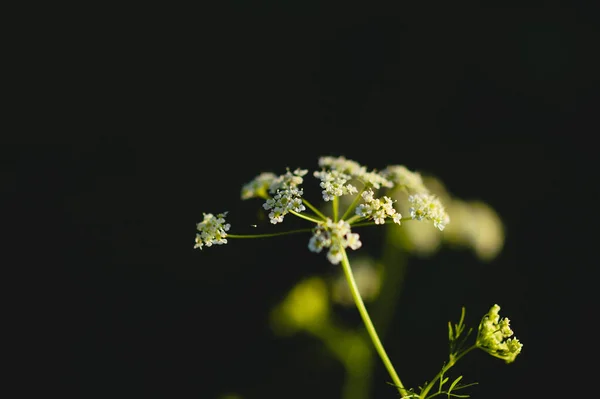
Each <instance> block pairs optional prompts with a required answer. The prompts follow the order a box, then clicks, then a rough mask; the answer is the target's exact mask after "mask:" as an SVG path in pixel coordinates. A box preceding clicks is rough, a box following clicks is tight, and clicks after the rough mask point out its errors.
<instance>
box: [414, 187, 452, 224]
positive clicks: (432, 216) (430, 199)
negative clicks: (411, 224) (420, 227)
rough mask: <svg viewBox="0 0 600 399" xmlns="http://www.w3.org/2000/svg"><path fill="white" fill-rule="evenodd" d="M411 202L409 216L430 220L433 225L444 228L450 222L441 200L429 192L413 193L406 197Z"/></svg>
mask: <svg viewBox="0 0 600 399" xmlns="http://www.w3.org/2000/svg"><path fill="white" fill-rule="evenodd" d="M408 201H409V202H410V204H411V207H410V216H411V217H412V218H413V219H416V220H423V219H426V220H431V221H432V222H433V225H434V226H435V227H437V228H438V229H440V230H444V228H445V227H446V225H447V224H448V223H449V222H450V217H449V216H448V214H447V213H446V210H445V209H444V205H442V203H441V201H440V200H439V199H438V198H437V197H436V196H434V195H431V194H414V195H410V196H409V197H408Z"/></svg>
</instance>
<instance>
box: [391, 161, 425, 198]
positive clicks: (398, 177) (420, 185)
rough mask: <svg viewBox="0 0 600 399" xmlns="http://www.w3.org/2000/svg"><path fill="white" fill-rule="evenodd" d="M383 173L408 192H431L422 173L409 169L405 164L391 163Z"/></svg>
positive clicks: (397, 186) (396, 185)
mask: <svg viewBox="0 0 600 399" xmlns="http://www.w3.org/2000/svg"><path fill="white" fill-rule="evenodd" d="M381 174H382V175H383V176H385V177H387V178H388V179H390V180H391V181H393V182H394V184H395V187H396V188H400V189H404V190H406V192H408V193H428V192H429V190H428V189H427V187H426V186H425V183H424V182H423V177H422V176H421V174H420V173H418V172H413V171H411V170H409V169H408V168H407V167H406V166H404V165H390V166H388V167H386V168H385V169H383V170H382V171H381Z"/></svg>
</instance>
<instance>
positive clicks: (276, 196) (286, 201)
mask: <svg viewBox="0 0 600 399" xmlns="http://www.w3.org/2000/svg"><path fill="white" fill-rule="evenodd" d="M307 173H308V170H306V169H296V170H295V171H294V172H293V173H292V172H290V170H288V171H287V172H286V173H285V174H283V175H280V176H278V177H276V178H275V179H273V181H272V182H271V184H270V185H269V193H270V194H271V195H273V197H272V198H269V199H267V201H266V202H265V203H264V204H263V208H264V209H265V210H267V211H268V210H270V211H271V212H269V219H270V220H271V223H273V224H277V223H281V222H283V217H284V216H285V215H287V214H288V213H289V212H290V211H295V212H302V211H303V210H305V209H306V207H305V206H304V204H303V203H302V195H303V194H304V192H303V191H302V189H301V188H299V186H300V184H302V182H303V181H304V179H303V178H302V176H304V175H305V174H307Z"/></svg>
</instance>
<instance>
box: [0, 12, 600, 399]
mask: <svg viewBox="0 0 600 399" xmlns="http://www.w3.org/2000/svg"><path fill="white" fill-rule="evenodd" d="M373 8H374V9H365V8H364V6H362V5H361V6H346V5H344V6H343V7H342V8H337V7H335V8H334V7H331V9H327V8H326V7H324V6H321V5H318V4H309V3H302V4H297V5H295V6H291V5H287V6H283V5H268V4H267V3H261V4H256V3H254V4H249V3H240V4H237V5H235V4H232V5H230V6H228V7H222V9H218V10H217V9H216V7H215V8H214V9H206V10H194V11H192V10H186V9H175V8H174V7H170V8H168V9H166V10H165V9H152V10H150V9H149V8H144V9H139V10H118V9H115V10H106V9H104V10H95V11H90V10H85V12H84V11H81V12H80V13H79V17H78V18H77V19H74V20H70V21H69V23H68V24H56V25H55V26H53V27H52V28H51V29H49V30H48V31H47V32H46V34H40V35H36V36H35V37H33V39H34V40H32V42H33V43H34V44H35V46H34V49H33V50H32V51H33V52H34V55H35V56H34V58H36V63H35V65H30V66H29V67H30V68H31V71H36V73H33V72H32V73H31V74H30V77H31V79H32V80H34V81H35V82H36V84H34V87H35V89H36V91H37V93H38V94H36V95H35V96H30V97H29V100H31V101H33V102H34V103H35V105H38V106H40V112H39V113H33V114H29V116H28V118H27V119H26V122H27V121H31V120H34V121H35V122H41V123H42V124H43V125H45V129H44V131H43V132H42V133H44V134H41V135H37V134H35V135H33V134H25V135H24V136H23V137H24V138H26V140H20V141H19V143H20V144H21V145H20V146H19V147H18V149H17V151H14V152H10V153H7V157H6V159H7V160H8V161H9V163H10V164H11V165H12V166H11V167H9V168H7V169H6V170H8V172H9V173H8V174H7V175H6V176H9V175H10V176H13V174H12V173H11V172H17V173H15V174H14V176H16V177H15V178H14V179H11V178H8V179H5V181H6V185H5V187H6V188H7V193H8V198H9V199H14V204H16V205H19V206H27V207H30V210H29V211H28V212H27V213H26V218H25V219H22V220H27V221H30V222H31V223H33V226H32V225H31V223H29V224H28V223H21V224H20V226H19V227H18V228H17V229H15V230H14V234H15V236H17V235H23V236H24V237H26V238H27V243H28V244H27V247H26V248H27V249H25V255H26V257H25V258H28V256H32V257H31V262H32V263H31V264H28V263H27V262H25V265H24V268H25V270H26V272H27V273H26V274H28V273H29V274H28V279H27V280H26V281H27V282H28V283H41V286H43V287H44V288H46V289H47V291H48V293H47V295H46V294H44V295H43V296H40V297H39V298H38V297H35V299H31V298H29V299H26V300H24V301H25V302H31V304H33V308H34V309H35V312H34V313H33V314H29V315H25V316H24V318H26V319H29V320H34V323H35V328H34V329H32V330H27V331H26V332H24V334H25V336H26V337H27V338H28V340H29V344H28V347H32V348H35V350H34V351H33V354H32V355H31V357H27V359H25V360H23V359H22V360H23V363H24V365H23V370H24V371H25V372H26V373H27V375H29V376H34V378H33V380H32V381H37V383H36V384H32V385H38V386H37V387H38V388H39V387H40V385H41V387H42V388H43V389H44V390H45V391H46V392H48V393H59V394H60V396H62V397H67V396H69V397H71V396H72V397H81V398H100V397H102V398H106V397H111V398H121V397H123V398H124V397H127V398H133V397H143V398H145V397H169V398H173V397H194V398H211V399H212V398H218V397H219V395H221V394H223V393H226V392H237V393H239V394H240V395H242V397H243V398H244V399H253V398H283V397H285V398H306V397H316V398H321V397H322V398H336V397H339V388H340V384H341V380H342V378H343V375H342V370H341V368H340V367H339V366H338V365H337V364H336V363H335V362H334V361H333V360H331V359H329V360H327V357H326V356H323V355H322V351H323V350H322V349H321V347H320V346H319V344H318V343H317V342H315V341H313V340H311V339H310V337H307V336H300V337H295V338H292V339H289V338H288V339H279V338H277V337H275V336H274V335H273V334H272V333H271V331H270V330H269V327H268V323H267V317H268V312H269V310H270V308H271V307H272V306H273V304H275V303H276V302H277V301H278V300H280V299H281V298H282V296H283V295H284V294H285V293H286V292H287V290H289V289H290V287H292V286H293V285H294V283H295V282H297V281H298V280H299V279H300V278H302V277H303V276H307V275H311V274H315V273H320V272H321V271H322V272H323V273H329V272H330V271H331V268H332V266H331V265H330V264H329V263H328V262H327V261H326V259H325V258H324V256H317V255H315V254H312V253H310V252H308V251H307V249H306V241H307V239H308V237H305V238H303V239H301V238H298V237H290V238H280V239H277V240H272V241H262V240H261V241H254V240H238V241H236V240H231V241H230V244H228V245H226V246H222V247H213V248H207V249H205V250H203V251H198V250H193V249H192V246H193V238H194V235H195V223H197V222H198V221H200V220H201V217H202V213H203V212H212V213H217V212H222V211H229V212H230V215H231V218H232V224H234V228H235V222H234V221H233V220H235V219H236V218H239V220H242V221H243V223H248V224H250V223H252V218H253V215H254V212H255V210H256V209H257V208H258V207H259V203H258V202H255V203H248V202H244V203H242V201H241V200H240V199H239V192H240V188H241V185H242V184H243V183H245V182H247V181H248V180H250V179H251V178H253V177H254V176H255V175H257V174H258V173H259V172H261V171H273V172H276V173H283V171H284V170H285V168H286V167H290V168H296V167H302V168H307V169H311V170H312V169H315V168H316V166H317V160H318V157H319V156H321V155H334V156H338V155H344V156H346V157H347V158H350V159H353V160H356V161H358V162H360V163H361V164H363V165H366V166H368V167H369V168H379V169H380V168H383V167H385V166H386V165H388V164H404V165H406V166H408V167H409V168H411V169H416V170H420V171H424V172H427V173H431V174H434V175H436V176H438V177H439V178H441V179H442V181H444V183H445V184H446V186H447V187H448V188H449V189H450V191H451V192H452V193H453V194H455V195H456V196H458V197H461V198H465V199H481V200H483V201H485V202H487V203H488V204H490V205H491V206H493V207H494V208H495V209H496V210H497V211H498V213H499V214H500V215H501V217H502V219H503V221H504V223H505V225H506V229H507V236H506V243H505V248H504V250H503V252H502V253H501V254H500V256H499V257H498V258H497V259H495V260H494V261H493V262H492V263H490V264H481V263H479V262H478V261H477V260H476V259H475V258H474V257H473V256H472V255H471V254H469V253H467V252H460V251H458V252H456V251H451V250H448V249H445V250H442V252H440V253H439V254H438V255H436V256H435V257H434V258H433V259H431V260H428V261H415V262H414V264H411V267H410V272H409V276H408V281H407V286H406V287H405V288H404V291H403V293H402V298H401V301H400V305H399V308H398V313H397V316H396V320H395V322H394V323H395V324H394V326H393V328H392V332H393V333H392V334H390V336H389V337H388V338H386V346H387V347H388V351H389V352H390V356H391V358H392V359H393V360H394V359H398V360H397V361H395V363H396V366H397V368H398V369H399V373H400V375H401V377H402V378H403V380H404V381H405V382H406V383H407V385H410V386H416V385H417V384H420V383H421V382H422V381H423V380H424V379H426V378H429V377H430V376H431V375H432V374H433V373H434V372H436V371H437V367H438V365H439V364H441V362H442V361H443V360H444V359H443V356H444V350H445V347H444V345H445V339H446V336H445V328H446V327H445V323H446V322H447V321H448V320H449V319H454V318H455V317H456V315H457V311H458V310H459V309H460V306H462V305H466V306H467V315H472V317H473V318H472V319H471V320H472V321H473V322H475V320H476V319H477V317H479V316H478V315H480V314H482V313H483V312H485V311H486V310H487V308H488V307H489V306H490V305H491V304H492V303H499V304H500V305H501V306H502V309H503V310H502V312H501V314H503V315H505V316H507V317H509V318H510V319H511V324H512V326H513V328H514V330H515V332H516V335H517V337H519V338H520V340H521V342H523V343H524V349H523V353H522V354H521V355H520V356H519V358H517V361H516V362H515V363H514V364H511V365H505V364H503V362H502V361H500V360H498V359H493V358H491V357H489V356H483V354H481V355H479V354H477V355H473V357H472V359H471V360H466V361H465V364H464V365H463V366H462V367H463V369H462V370H463V372H464V374H465V378H467V379H470V380H476V381H478V382H479V383H480V385H478V386H477V387H475V388H474V389H473V392H472V393H473V397H486V398H500V397H502V398H506V397H511V398H512V397H519V398H521V397H523V398H525V397H527V398H530V397H558V396H562V395H564V396H568V395H567V394H569V393H571V392H573V391H577V390H579V389H583V391H585V390H586V389H587V385H586V384H589V383H590V381H589V380H588V378H589V377H588V374H587V373H586V370H591V369H589V368H588V367H591V366H587V365H585V364H587V363H584V362H582V361H581V360H580V359H588V360H585V362H588V361H593V358H592V357H591V356H590V352H589V350H591V349H592V348H593V347H594V346H595V345H596V344H595V339H596V338H595V334H596V333H595V331H594V327H593V325H594V324H593V323H594V321H593V320H594V318H595V317H596V306H595V305H596V304H597V302H596V301H595V296H596V295H595V290H594V285H595V282H594V280H593V278H592V276H593V274H594V272H593V267H594V266H595V265H596V263H597V262H596V261H595V258H594V257H592V256H588V255H587V254H588V253H590V254H591V253H592V250H594V247H593V245H594V242H593V241H594V238H595V237H596V235H597V233H596V228H597V227H596V226H597V224H598V223H597V213H598V212H597V211H596V206H597V205H596V204H597V202H596V199H595V197H594V195H595V193H594V190H595V185H596V184H597V182H596V179H595V178H594V177H593V175H592V174H591V172H592V171H593V170H594V168H593V164H594V163H595V156H596V152H597V150H596V149H597V144H596V140H597V139H596V137H595V136H596V133H597V132H598V127H599V124H598V108H597V105H598V104H599V103H600V102H599V101H598V100H599V99H600V96H599V94H598V88H599V86H598V81H599V80H598V70H599V69H600V64H599V62H598V60H597V58H596V57H597V54H596V53H597V51H598V42H599V41H598V39H599V31H598V23H597V19H595V15H596V13H595V11H596V10H594V9H592V7H590V6H586V5H584V4H582V5H581V6H579V5H578V6H573V5H571V6H568V7H566V6H564V5H561V4H559V3H558V2H548V3H546V5H543V6H530V7H510V6H507V5H504V6H502V7H480V6H478V5H476V4H474V3H471V4H468V5H466V4H465V5H462V6H461V5H456V4H447V5H444V6H441V7H439V6H436V7H432V8H427V7H425V6H417V5H408V4H407V5H404V6H397V7H395V8H389V9H384V8H382V9H380V10H377V9H375V8H376V7H373ZM100 15H101V16H102V17H99V16H100ZM310 181H311V180H310V179H308V180H307V182H310ZM309 187H310V184H308V183H307V184H305V190H306V191H308V190H309ZM312 189H313V190H316V189H317V187H316V185H315V186H314V187H313V188H312ZM11 193H19V194H21V193H23V194H25V195H24V196H20V195H19V196H18V197H17V196H14V197H13V196H12V194H11ZM56 194H58V195H56ZM267 227H268V226H267ZM32 247H33V248H34V249H31V248H32ZM32 266H42V268H43V271H42V272H41V273H37V274H36V272H33V267H32ZM30 270H31V272H30ZM50 281H52V282H53V283H52V284H50V283H49V282H50ZM425 288H426V289H425ZM453 289H456V291H457V292H456V293H455V294H454V295H450V294H449V292H451V290H453ZM40 292H41V291H40ZM44 292H46V290H44ZM471 312H472V313H471ZM417 356H420V357H419V358H417ZM407 359H410V360H407ZM387 380H388V379H387V375H386V374H385V371H384V370H383V368H381V367H380V366H379V365H378V370H377V377H376V378H375V391H374V395H373V397H377V398H382V399H383V398H392V397H395V396H394V395H395V393H394V391H393V390H392V389H391V387H390V386H389V385H387V384H386V383H385V382H386V381H387ZM42 381H43V382H42ZM590 388H591V387H590Z"/></svg>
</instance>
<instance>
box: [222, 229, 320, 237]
mask: <svg viewBox="0 0 600 399" xmlns="http://www.w3.org/2000/svg"><path fill="white" fill-rule="evenodd" d="M311 231H312V229H298V230H290V231H282V232H279V233H268V234H227V236H226V238H268V237H277V236H285V235H288V234H296V233H309V232H311Z"/></svg>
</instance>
